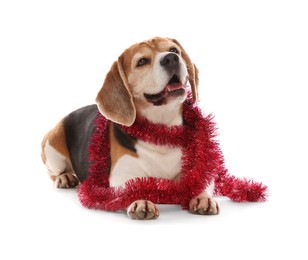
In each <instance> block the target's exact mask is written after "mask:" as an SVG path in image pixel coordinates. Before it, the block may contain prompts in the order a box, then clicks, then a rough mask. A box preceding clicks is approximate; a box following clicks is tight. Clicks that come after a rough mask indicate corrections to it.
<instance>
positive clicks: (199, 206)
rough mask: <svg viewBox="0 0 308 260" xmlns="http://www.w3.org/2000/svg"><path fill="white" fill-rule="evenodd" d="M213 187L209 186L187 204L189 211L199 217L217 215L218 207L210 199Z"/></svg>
mask: <svg viewBox="0 0 308 260" xmlns="http://www.w3.org/2000/svg"><path fill="white" fill-rule="evenodd" d="M213 190H214V185H213V184H210V185H209V186H208V188H207V189H206V190H205V191H204V192H202V193H201V194H200V195H199V196H197V197H196V198H193V199H192V200H191V201H190V202H189V210H190V212H192V213H194V214H199V215H216V214H219V205H218V203H217V201H216V200H214V199H213V198H212V194H213Z"/></svg>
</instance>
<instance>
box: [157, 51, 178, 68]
mask: <svg viewBox="0 0 308 260" xmlns="http://www.w3.org/2000/svg"><path fill="white" fill-rule="evenodd" d="M160 65H162V66H163V67H165V68H167V69H174V68H176V67H177V66H178V65H179V56H178V55H176V54H175V53H169V54H167V55H166V56H164V57H163V58H162V59H161V61H160Z"/></svg>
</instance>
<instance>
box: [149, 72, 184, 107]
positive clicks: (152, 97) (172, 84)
mask: <svg viewBox="0 0 308 260" xmlns="http://www.w3.org/2000/svg"><path fill="white" fill-rule="evenodd" d="M184 93H185V88H184V86H183V83H182V82H181V81H180V79H179V77H178V76H177V75H176V74H174V75H173V76H172V77H171V79H170V80H169V82H168V83H167V85H166V86H165V88H164V89H163V90H162V91H161V92H159V93H157V94H146V93H144V97H145V98H146V100H147V101H148V102H151V103H153V104H154V105H156V106H159V105H162V104H163V103H164V100H165V99H166V98H167V97H169V96H181V95H183V94H184Z"/></svg>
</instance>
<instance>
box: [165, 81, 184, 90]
mask: <svg viewBox="0 0 308 260" xmlns="http://www.w3.org/2000/svg"><path fill="white" fill-rule="evenodd" d="M182 87H183V84H182V83H181V82H179V83H172V84H168V85H167V86H166V90H167V91H168V92H173V91H176V90H178V89H181V88H182Z"/></svg>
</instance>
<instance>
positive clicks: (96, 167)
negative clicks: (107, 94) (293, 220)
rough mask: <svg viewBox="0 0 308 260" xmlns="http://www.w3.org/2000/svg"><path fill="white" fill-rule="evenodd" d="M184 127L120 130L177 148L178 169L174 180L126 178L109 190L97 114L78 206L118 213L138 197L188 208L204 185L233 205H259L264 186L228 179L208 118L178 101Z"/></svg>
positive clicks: (144, 125) (104, 125)
mask: <svg viewBox="0 0 308 260" xmlns="http://www.w3.org/2000/svg"><path fill="white" fill-rule="evenodd" d="M183 118H184V125H183V126H172V127H168V126H165V125H161V124H152V123H150V122H149V121H147V120H146V119H144V118H137V120H136V121H135V123H134V124H133V125H132V126H131V127H124V126H123V127H122V130H123V131H125V132H127V133H128V134H129V135H131V136H134V137H135V138H137V139H139V140H143V141H146V142H150V143H154V144H157V145H168V146H174V147H181V149H182V152H183V156H182V171H181V173H180V175H181V178H180V179H179V180H177V181H175V180H168V179H164V178H154V177H147V178H145V177H143V178H136V179H132V180H130V181H128V182H126V183H125V185H124V187H117V188H115V187H110V186H109V180H108V179H109V170H108V169H109V163H110V155H109V149H110V147H109V142H108V140H109V131H108V129H109V124H110V122H109V121H108V120H106V119H105V118H104V117H103V116H102V115H101V114H98V115H97V118H96V122H95V126H96V128H95V131H94V133H93V135H92V138H91V143H90V146H89V161H90V163H91V165H90V167H89V177H88V178H87V179H86V180H85V181H84V182H83V183H82V184H81V185H80V187H79V190H78V195H79V199H80V201H81V203H82V204H83V205H84V206H86V207H89V208H95V209H103V210H111V211H115V210H120V209H124V208H126V207H128V206H129V205H130V204H131V203H132V202H134V201H135V200H138V199H145V200H150V201H152V202H154V203H158V204H181V205H182V207H183V208H184V209H187V208H188V204H189V201H190V200H191V199H192V198H193V197H195V196H197V195H199V194H200V193H201V192H202V191H203V190H204V189H205V188H206V187H207V185H208V184H209V183H210V182H212V181H214V182H215V193H216V194H217V195H223V196H228V197H230V198H231V199H232V200H233V201H237V202H241V201H264V200H266V194H267V193H266V192H267V187H266V186H263V185H262V183H257V182H254V181H251V180H246V179H243V180H242V179H237V178H235V177H234V176H230V175H229V174H228V173H227V170H226V169H225V167H224V160H223V156H222V153H221V150H220V148H219V145H218V142H217V141H216V140H215V136H216V133H215V130H216V129H215V124H214V123H213V121H212V116H210V115H209V116H207V117H203V115H202V113H201V112H200V110H199V109H198V108H197V107H196V106H194V105H193V104H192V103H191V102H190V101H186V102H185V103H184V112H183Z"/></svg>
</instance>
